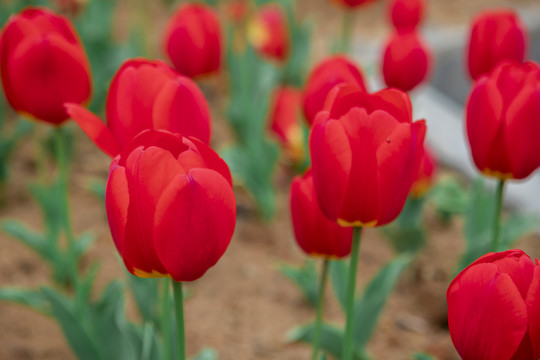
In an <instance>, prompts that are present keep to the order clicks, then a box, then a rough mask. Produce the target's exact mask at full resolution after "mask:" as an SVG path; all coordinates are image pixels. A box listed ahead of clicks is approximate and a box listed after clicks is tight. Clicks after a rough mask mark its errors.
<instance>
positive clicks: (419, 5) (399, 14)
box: [388, 0, 424, 32]
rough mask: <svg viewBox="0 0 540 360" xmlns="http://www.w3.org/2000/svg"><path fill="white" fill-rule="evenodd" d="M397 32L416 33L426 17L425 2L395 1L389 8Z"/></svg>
mask: <svg viewBox="0 0 540 360" xmlns="http://www.w3.org/2000/svg"><path fill="white" fill-rule="evenodd" d="M388 9H389V13H390V20H391V21H392V24H393V25H394V28H395V29H396V31H397V32H411V31H414V30H415V29H416V28H417V26H418V24H419V23H420V21H421V20H422V16H423V15H424V1H423V0H393V1H392V2H390V6H389V7H388Z"/></svg>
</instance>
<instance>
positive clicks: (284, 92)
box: [270, 86, 305, 162]
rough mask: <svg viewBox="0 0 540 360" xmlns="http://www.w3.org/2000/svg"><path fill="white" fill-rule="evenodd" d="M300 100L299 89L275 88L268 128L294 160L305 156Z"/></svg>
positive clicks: (297, 160) (288, 87)
mask: <svg viewBox="0 0 540 360" xmlns="http://www.w3.org/2000/svg"><path fill="white" fill-rule="evenodd" d="M301 100H302V91H301V90H299V89H297V88H294V87H292V86H283V87H280V88H277V89H276V91H275V93H274V97H273V100H272V106H271V111H270V130H271V131H272V133H273V134H274V135H275V136H276V138H277V139H278V141H279V142H280V143H281V145H282V146H283V147H284V148H285V150H286V151H287V152H288V153H289V155H290V156H291V158H292V159H293V160H294V161H295V162H300V161H302V159H303V158H304V157H305V153H304V134H303V132H302V125H301V123H300V111H301Z"/></svg>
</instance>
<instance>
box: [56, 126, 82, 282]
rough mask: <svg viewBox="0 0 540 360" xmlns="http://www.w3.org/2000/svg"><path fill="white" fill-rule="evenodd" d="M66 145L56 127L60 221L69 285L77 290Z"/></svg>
mask: <svg viewBox="0 0 540 360" xmlns="http://www.w3.org/2000/svg"><path fill="white" fill-rule="evenodd" d="M66 147H67V144H66V137H65V134H64V133H63V131H62V128H60V127H57V128H56V129H55V130H54V148H55V155H56V162H57V165H58V191H59V194H58V199H59V200H58V201H59V208H60V214H61V219H62V225H63V228H64V234H65V236H66V241H67V248H68V258H67V261H68V262H69V269H70V271H69V272H70V274H71V285H72V286H73V288H75V289H76V288H77V280H78V279H77V275H78V274H77V259H76V256H77V255H76V254H75V244H74V239H73V230H72V228H71V219H70V217H69V200H68V190H69V186H68V174H69V169H68V168H69V164H68V157H67V149H66Z"/></svg>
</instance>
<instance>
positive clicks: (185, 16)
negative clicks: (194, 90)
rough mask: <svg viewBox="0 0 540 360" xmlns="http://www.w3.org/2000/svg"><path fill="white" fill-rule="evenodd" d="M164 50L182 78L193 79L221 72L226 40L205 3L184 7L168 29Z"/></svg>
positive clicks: (169, 24) (211, 10)
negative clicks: (223, 47)
mask: <svg viewBox="0 0 540 360" xmlns="http://www.w3.org/2000/svg"><path fill="white" fill-rule="evenodd" d="M163 49H164V52H165V54H167V56H168V57H169V59H171V62H172V63H173V65H174V66H175V68H176V70H177V71H178V72H180V73H181V74H184V75H186V76H189V77H191V78H193V77H196V76H199V75H207V74H211V73H215V72H217V71H218V70H219V67H220V63H221V50H222V36H221V27H220V24H219V19H218V16H217V14H216V13H215V11H214V10H213V9H212V8H211V7H210V6H208V5H205V4H201V3H191V2H188V3H185V4H182V5H180V7H179V8H178V10H176V12H175V13H174V14H173V16H172V17H171V18H170V20H169V22H168V23H167V25H166V27H165V32H164V36H163Z"/></svg>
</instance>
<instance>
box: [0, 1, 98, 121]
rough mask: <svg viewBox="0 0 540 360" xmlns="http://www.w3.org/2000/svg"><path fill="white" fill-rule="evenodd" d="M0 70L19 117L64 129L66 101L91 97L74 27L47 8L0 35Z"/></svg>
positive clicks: (29, 12)
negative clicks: (19, 113) (28, 116)
mask: <svg viewBox="0 0 540 360" xmlns="http://www.w3.org/2000/svg"><path fill="white" fill-rule="evenodd" d="M0 71H1V74H2V84H3V87H4V92H5V94H6V98H7V100H8V101H9V103H10V105H11V106H12V107H13V108H14V109H15V110H16V111H18V112H21V113H28V114H30V115H32V116H34V117H35V118H37V119H39V120H43V121H46V122H48V123H51V124H55V125H60V124H62V123H63V122H64V121H65V120H67V119H68V118H69V116H68V114H67V113H66V111H65V109H64V105H63V104H64V102H66V101H71V102H75V103H83V102H85V101H87V100H88V99H89V98H90V95H91V92H92V82H91V77H90V76H91V75H90V64H89V63H88V58H87V57H86V53H85V52H84V48H83V46H82V44H81V41H80V40H79V37H78V36H77V33H76V31H75V29H74V28H73V26H72V25H71V23H70V22H69V21H68V20H67V19H66V18H65V17H63V16H59V15H56V14H54V13H53V12H51V11H50V10H48V9H45V8H26V9H25V10H23V11H22V12H20V13H18V14H16V15H12V16H11V17H10V18H9V19H8V21H7V22H6V24H5V25H4V27H3V28H2V33H1V34H0Z"/></svg>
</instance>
